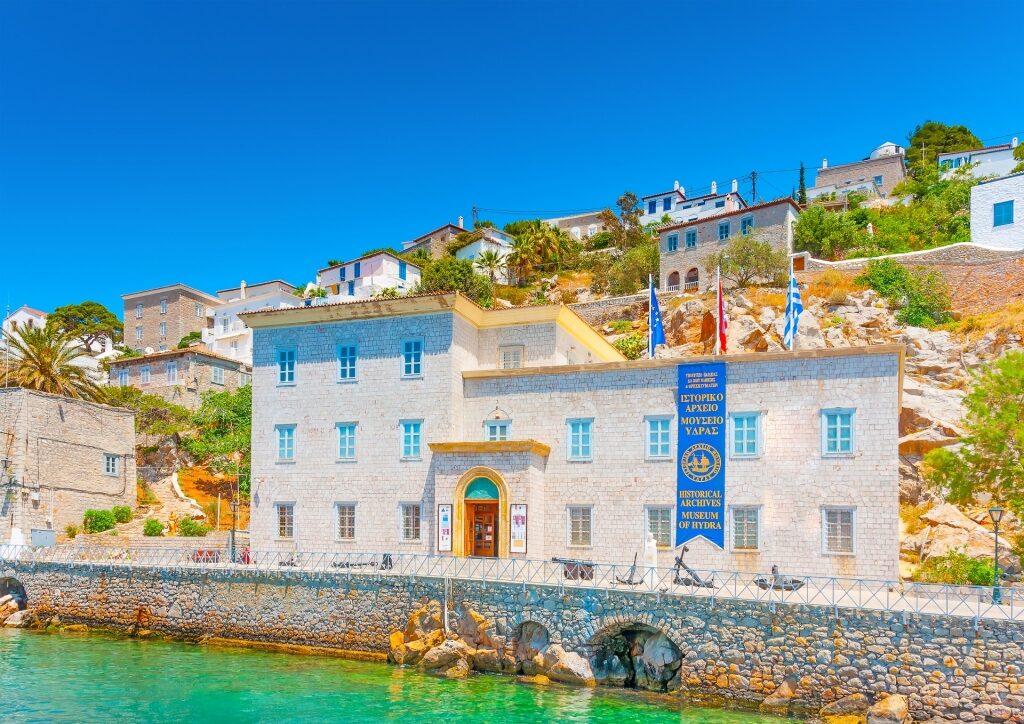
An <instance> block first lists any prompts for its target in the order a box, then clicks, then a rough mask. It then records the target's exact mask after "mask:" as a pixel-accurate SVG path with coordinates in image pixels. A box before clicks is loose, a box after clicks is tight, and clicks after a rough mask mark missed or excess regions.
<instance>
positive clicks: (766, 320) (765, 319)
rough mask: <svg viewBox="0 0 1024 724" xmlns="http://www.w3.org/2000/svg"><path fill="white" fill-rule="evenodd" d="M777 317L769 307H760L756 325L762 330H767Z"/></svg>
mask: <svg viewBox="0 0 1024 724" xmlns="http://www.w3.org/2000/svg"><path fill="white" fill-rule="evenodd" d="M778 316H779V315H778V314H776V313H775V310H774V309H772V308H771V307H761V313H760V314H759V315H758V316H757V323H758V324H760V325H761V327H762V328H763V329H768V328H769V327H770V326H771V325H772V323H773V322H774V321H775V319H776V317H778Z"/></svg>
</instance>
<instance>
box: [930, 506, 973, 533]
mask: <svg viewBox="0 0 1024 724" xmlns="http://www.w3.org/2000/svg"><path fill="white" fill-rule="evenodd" d="M921 520H923V521H924V522H926V523H928V524H929V525H948V526H950V527H951V528H960V529H962V530H967V531H974V530H977V529H978V528H981V526H980V525H978V524H977V523H975V522H974V521H973V520H971V519H970V518H968V517H967V516H966V515H964V514H963V513H962V512H961V511H960V509H959V508H957V507H956V506H955V505H952V504H950V503H943V504H942V505H936V506H935V507H934V508H932V509H931V510H929V511H927V512H925V513H922V514H921Z"/></svg>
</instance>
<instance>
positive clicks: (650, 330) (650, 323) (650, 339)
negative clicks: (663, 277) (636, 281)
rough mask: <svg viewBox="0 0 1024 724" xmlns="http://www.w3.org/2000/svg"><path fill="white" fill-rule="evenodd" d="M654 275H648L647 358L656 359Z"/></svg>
mask: <svg viewBox="0 0 1024 724" xmlns="http://www.w3.org/2000/svg"><path fill="white" fill-rule="evenodd" d="M653 296H654V275H653V274H648V275H647V359H654V304H653V302H652V301H651V298H652V297H653Z"/></svg>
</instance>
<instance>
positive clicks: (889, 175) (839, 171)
mask: <svg viewBox="0 0 1024 724" xmlns="http://www.w3.org/2000/svg"><path fill="white" fill-rule="evenodd" d="M821 164H822V165H821V168H819V169H818V171H817V175H816V176H815V179H814V188H813V189H808V195H809V196H812V195H816V194H812V191H814V190H815V189H821V188H824V187H831V188H832V189H833V191H835V192H836V193H840V192H841V191H842V189H844V188H847V187H850V186H854V185H857V184H863V183H872V184H874V186H875V187H876V188H877V189H878V193H879V195H881V196H882V197H883V198H885V197H887V196H889V194H891V193H892V190H893V189H894V188H895V187H896V184H898V183H899V182H900V181H902V180H903V179H904V178H906V176H907V170H906V166H905V165H904V163H903V154H902V153H893V154H888V155H879V156H877V157H869V158H865V159H864V160H863V161H854V162H852V163H843V164H839V165H838V166H830V165H829V164H828V160H827V159H824V160H822V162H821Z"/></svg>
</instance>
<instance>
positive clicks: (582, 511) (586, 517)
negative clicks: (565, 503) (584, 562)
mask: <svg viewBox="0 0 1024 724" xmlns="http://www.w3.org/2000/svg"><path fill="white" fill-rule="evenodd" d="M566 517H567V519H568V526H567V527H568V531H567V533H568V538H569V545H570V546H580V547H589V546H591V545H593V527H594V526H593V524H594V513H593V508H591V507H589V506H576V505H572V506H569V508H568V509H567V511H566Z"/></svg>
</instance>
